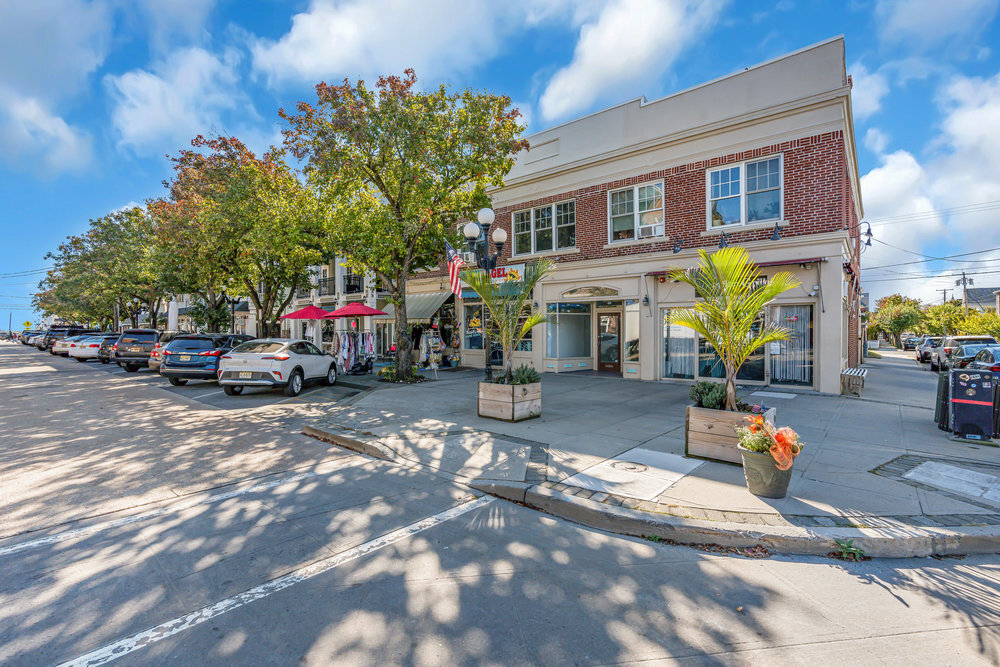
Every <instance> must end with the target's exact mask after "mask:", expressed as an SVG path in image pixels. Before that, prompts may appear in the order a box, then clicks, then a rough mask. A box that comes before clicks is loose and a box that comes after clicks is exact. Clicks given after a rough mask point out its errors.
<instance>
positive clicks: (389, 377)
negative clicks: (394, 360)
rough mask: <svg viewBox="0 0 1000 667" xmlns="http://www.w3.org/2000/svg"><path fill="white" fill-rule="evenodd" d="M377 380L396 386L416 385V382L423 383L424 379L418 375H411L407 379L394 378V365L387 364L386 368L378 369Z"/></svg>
mask: <svg viewBox="0 0 1000 667" xmlns="http://www.w3.org/2000/svg"><path fill="white" fill-rule="evenodd" d="M378 379H379V381H381V382H393V383H396V384H416V383H417V382H423V381H424V380H426V379H427V378H425V377H424V376H423V375H421V374H420V373H411V374H410V375H409V376H408V377H405V378H400V377H397V376H396V365H395V364H389V365H388V366H383V367H382V368H380V369H378Z"/></svg>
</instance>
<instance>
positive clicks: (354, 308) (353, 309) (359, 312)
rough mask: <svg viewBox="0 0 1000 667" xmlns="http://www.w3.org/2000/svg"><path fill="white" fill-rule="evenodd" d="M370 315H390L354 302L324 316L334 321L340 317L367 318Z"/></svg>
mask: <svg viewBox="0 0 1000 667" xmlns="http://www.w3.org/2000/svg"><path fill="white" fill-rule="evenodd" d="M368 315H388V313H385V312H382V311H381V310H378V309H377V308H372V307H370V306H366V305H365V304H363V303H361V302H360V301H352V302H351V303H349V304H347V305H346V306H344V307H343V308H338V309H337V310H335V311H333V312H331V313H327V314H326V315H325V316H324V319H327V320H332V319H336V318H338V317H367V316H368Z"/></svg>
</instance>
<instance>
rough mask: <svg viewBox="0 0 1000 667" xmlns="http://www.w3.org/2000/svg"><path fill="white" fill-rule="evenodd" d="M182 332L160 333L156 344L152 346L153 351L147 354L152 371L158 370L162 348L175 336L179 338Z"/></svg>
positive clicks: (161, 361)
mask: <svg viewBox="0 0 1000 667" xmlns="http://www.w3.org/2000/svg"><path fill="white" fill-rule="evenodd" d="M183 333H184V332H183V331H161V332H160V337H159V338H157V339H156V343H155V344H154V345H153V351H152V352H150V353H149V368H150V370H153V371H158V370H160V365H161V364H162V363H163V348H165V347H166V346H167V343H169V342H170V341H172V340H173V339H174V337H175V336H180V335H182V334H183Z"/></svg>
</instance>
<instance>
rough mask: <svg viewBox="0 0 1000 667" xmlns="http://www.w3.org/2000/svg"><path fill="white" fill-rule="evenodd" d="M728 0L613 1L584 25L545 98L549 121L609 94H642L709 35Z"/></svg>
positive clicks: (544, 113)
mask: <svg viewBox="0 0 1000 667" xmlns="http://www.w3.org/2000/svg"><path fill="white" fill-rule="evenodd" d="M722 4H723V3H722V2H688V1H685V0H669V1H667V0H612V1H611V2H609V3H608V4H607V6H605V8H604V10H603V11H602V12H601V13H600V15H599V16H598V17H597V18H596V19H595V20H594V21H592V22H588V23H586V24H585V25H583V27H582V28H581V29H580V39H579V41H578V42H577V45H576V50H575V52H574V54H573V61H572V62H571V63H570V64H569V65H567V66H566V67H564V68H562V69H561V70H559V71H558V72H556V73H555V75H554V76H553V77H552V79H551V80H550V81H549V83H548V85H547V86H546V88H545V91H544V93H543V94H542V97H541V100H540V101H539V110H540V111H541V114H542V116H543V117H544V118H545V119H546V120H553V119H556V118H562V117H565V116H567V115H569V114H571V113H574V112H577V111H581V110H583V109H586V108H588V107H590V106H591V105H592V104H593V103H594V102H596V101H598V100H600V99H605V98H621V97H622V96H625V97H639V96H640V95H641V94H643V93H645V92H647V90H648V86H649V81H650V80H651V79H656V78H658V77H659V76H661V75H662V74H663V73H664V72H665V71H666V70H667V69H668V68H669V67H670V65H671V64H672V63H673V61H674V60H675V59H676V58H677V56H678V55H680V53H681V52H682V51H683V50H684V49H685V48H686V47H687V46H688V45H689V44H690V43H692V42H693V41H695V40H699V39H704V37H705V34H706V32H707V31H708V29H709V28H710V27H711V25H712V24H713V23H714V22H715V20H716V18H717V16H718V13H719V10H720V9H721V7H722Z"/></svg>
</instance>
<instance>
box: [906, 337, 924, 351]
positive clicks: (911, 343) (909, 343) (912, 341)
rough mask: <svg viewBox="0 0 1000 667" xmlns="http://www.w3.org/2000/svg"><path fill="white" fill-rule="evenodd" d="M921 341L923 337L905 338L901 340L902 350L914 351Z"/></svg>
mask: <svg viewBox="0 0 1000 667" xmlns="http://www.w3.org/2000/svg"><path fill="white" fill-rule="evenodd" d="M923 340H924V337H923V336H907V337H906V338H904V339H903V349H904V350H915V349H917V345H919V344H920V343H921V342H922V341H923Z"/></svg>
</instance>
